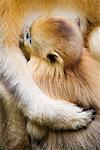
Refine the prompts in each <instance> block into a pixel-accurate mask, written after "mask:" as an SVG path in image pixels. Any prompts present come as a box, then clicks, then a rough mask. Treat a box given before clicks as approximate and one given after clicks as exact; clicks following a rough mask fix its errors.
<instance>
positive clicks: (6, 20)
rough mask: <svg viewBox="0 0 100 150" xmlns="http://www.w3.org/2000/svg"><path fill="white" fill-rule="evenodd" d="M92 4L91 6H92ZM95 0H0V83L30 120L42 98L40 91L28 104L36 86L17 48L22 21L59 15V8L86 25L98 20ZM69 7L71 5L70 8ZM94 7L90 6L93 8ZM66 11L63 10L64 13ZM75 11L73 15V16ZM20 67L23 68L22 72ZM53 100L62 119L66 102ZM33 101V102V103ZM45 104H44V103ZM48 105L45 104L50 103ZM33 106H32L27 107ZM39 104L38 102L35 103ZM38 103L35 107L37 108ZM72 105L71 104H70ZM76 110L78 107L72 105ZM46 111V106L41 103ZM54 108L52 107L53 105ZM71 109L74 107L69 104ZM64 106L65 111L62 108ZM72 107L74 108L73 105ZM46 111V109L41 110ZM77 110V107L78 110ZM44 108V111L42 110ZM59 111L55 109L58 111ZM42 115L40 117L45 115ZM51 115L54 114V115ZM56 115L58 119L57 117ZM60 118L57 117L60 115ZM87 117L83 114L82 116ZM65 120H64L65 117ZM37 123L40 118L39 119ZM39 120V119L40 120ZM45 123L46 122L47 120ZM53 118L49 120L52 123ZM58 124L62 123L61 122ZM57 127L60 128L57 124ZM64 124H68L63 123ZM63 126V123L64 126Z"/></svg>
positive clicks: (25, 22)
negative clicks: (38, 95)
mask: <svg viewBox="0 0 100 150" xmlns="http://www.w3.org/2000/svg"><path fill="white" fill-rule="evenodd" d="M93 6H94V7H93ZM99 6H100V3H99V1H94V0H93V1H91V0H88V1H85V0H84V1H77V0H75V1H67V0H63V1H59V0H57V1H54V0H51V1H49V0H48V1H47V0H46V1H45V0H42V1H41V2H40V1H38V0H30V1H28V0H17V1H16V0H7V1H6V0H2V1H1V2H0V16H1V17H0V33H1V34H0V45H1V48H0V80H1V81H2V80H3V81H4V83H3V84H4V85H5V87H6V88H7V90H8V91H9V92H10V93H11V94H12V95H13V96H14V97H15V98H14V99H15V100H16V102H17V104H18V106H19V108H20V109H21V110H23V114H24V115H25V116H27V117H28V118H29V119H30V120H37V119H35V118H37V117H40V118H41V116H42V115H43V114H44V113H45V112H44V108H43V107H42V108H43V110H41V112H40V114H39V113H38V111H37V110H36V112H37V113H35V109H34V108H33V107H35V106H36V105H37V103H38V104H39V103H41V104H42V105H43V104H44V103H42V102H41V101H40V100H41V99H42V100H43V99H44V98H42V96H43V97H44V94H43V95H42V96H40V98H39V102H38V100H37V101H35V102H36V105H32V104H33V103H34V98H33V97H34V92H33V91H34V88H35V89H37V86H36V85H34V84H32V83H33V79H32V78H31V76H30V74H29V70H28V69H27V65H26V59H25V57H24V56H23V55H22V52H21V50H20V48H19V38H20V34H21V32H22V29H23V28H24V26H25V25H26V24H30V23H31V22H32V21H33V20H35V18H37V17H38V16H41V15H43V14H46V15H47V14H48V15H51V13H52V15H53V14H54V15H59V14H60V12H61V11H62V13H63V12H64V13H63V14H62V15H65V16H66V15H67V12H68V13H69V12H72V13H69V14H68V15H69V16H70V17H71V18H72V20H77V18H78V21H77V22H78V24H80V23H79V20H81V21H82V22H84V23H83V24H82V27H83V28H82V30H83V31H84V28H85V27H87V24H96V25H97V24H99V21H100V19H99V16H100V15H99ZM70 8H71V9H70ZM93 8H94V9H93ZM65 12H66V13H65ZM74 12H75V16H73V14H74ZM73 18H74V19H73ZM22 70H23V72H22ZM29 102H30V103H29ZM55 103H56V102H55V101H52V103H51V104H50V105H51V107H53V108H54V107H56V108H58V110H57V111H55V113H54V114H56V113H57V115H56V118H57V117H58V116H59V118H60V116H61V118H62V120H64V119H63V118H65V116H67V115H66V113H64V112H66V109H64V108H66V107H67V105H68V103H67V105H66V103H64V102H62V101H61V102H60V103H58V101H57V103H56V104H57V105H59V106H58V107H57V106H55ZM62 103H63V106H62V107H64V108H63V115H61V111H60V110H61V108H60V105H61V104H62ZM34 104H35V103H34ZM46 105H47V106H48V104H46ZM50 105H49V106H48V107H50ZM31 106H33V107H31ZM39 107H40V106H39ZM39 107H38V108H39ZM72 107H73V106H72ZM74 107H75V108H76V109H77V111H76V112H78V110H79V108H77V107H76V106H74ZM35 108H36V107H35ZM45 108H46V109H47V112H48V108H47V107H45ZM54 109H55V108H54ZM73 109H74V108H73ZM64 110H65V111H64ZM74 110H75V109H74ZM45 111H46V110H45ZM80 111H81V110H80ZM43 112H44V113H43ZM58 112H59V113H58ZM45 115H46V117H47V119H44V120H45V123H46V121H47V120H49V121H50V123H51V122H52V121H54V120H53V118H52V120H51V119H50V116H49V115H50V114H49V112H48V113H45ZM45 115H44V117H45ZM87 116H88V115H87ZM54 118H55V117H54ZM59 118H58V120H59ZM61 118H60V119H61ZM86 118H87V117H86ZM65 122H66V120H65ZM39 123H40V122H39ZM40 124H41V123H40ZM47 124H48V123H47ZM53 124H54V122H52V125H53ZM60 125H61V124H60ZM61 126H62V125H61ZM61 126H60V128H63V127H61ZM67 127H68V126H67ZM64 128H65V127H64Z"/></svg>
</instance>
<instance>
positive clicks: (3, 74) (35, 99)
mask: <svg viewBox="0 0 100 150" xmlns="http://www.w3.org/2000/svg"><path fill="white" fill-rule="evenodd" d="M0 79H1V80H3V81H4V83H5V86H6V88H7V89H8V90H9V91H10V92H11V93H12V94H13V95H14V97H15V99H16V102H17V103H18V106H19V108H20V109H22V110H23V112H24V114H25V116H27V117H28V118H29V119H30V120H32V121H33V122H37V123H39V124H41V125H42V124H44V125H47V126H51V127H53V128H55V129H68V128H73V127H74V126H75V128H77V127H79V128H80V127H83V126H86V125H87V124H88V123H89V122H90V121H91V119H92V113H93V112H92V111H85V112H84V111H83V112H82V109H81V108H79V107H77V106H75V105H73V104H71V103H67V102H64V101H57V100H53V99H50V98H49V97H47V96H46V95H45V94H44V93H43V92H42V91H41V90H40V89H39V88H38V87H37V85H36V84H35V82H34V81H33V79H32V78H31V75H30V74H29V71H28V69H27V65H26V61H25V59H24V57H23V55H22V53H21V52H20V49H18V48H17V47H12V48H8V49H7V48H1V49H0Z"/></svg>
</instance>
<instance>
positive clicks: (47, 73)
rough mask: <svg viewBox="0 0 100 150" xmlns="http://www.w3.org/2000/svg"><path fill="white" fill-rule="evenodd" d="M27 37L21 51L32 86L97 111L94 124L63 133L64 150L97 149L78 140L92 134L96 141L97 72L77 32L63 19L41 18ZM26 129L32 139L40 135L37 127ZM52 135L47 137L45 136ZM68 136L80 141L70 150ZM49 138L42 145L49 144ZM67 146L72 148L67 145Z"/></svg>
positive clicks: (99, 108) (99, 96)
mask: <svg viewBox="0 0 100 150" xmlns="http://www.w3.org/2000/svg"><path fill="white" fill-rule="evenodd" d="M30 34H31V44H30V39H27V40H26V41H24V47H23V48H24V50H26V51H25V52H27V55H29V56H30V60H29V61H28V67H29V69H30V72H31V74H32V76H33V79H34V80H35V82H36V84H37V85H38V86H39V87H40V88H41V89H42V90H43V91H44V92H45V93H46V94H47V95H48V96H50V97H52V98H55V99H59V100H61V99H62V100H66V101H69V102H72V103H75V104H77V105H79V106H81V107H84V108H87V109H88V108H91V107H92V108H95V109H96V111H97V114H96V120H94V121H93V122H92V123H91V124H90V125H89V127H88V128H87V129H85V130H82V131H78V132H74V133H73V132H71V133H70V132H67V133H66V135H67V134H68V135H67V136H70V139H69V140H67V139H68V137H67V139H64V138H63V140H64V141H65V143H66V144H65V145H66V146H65V147H66V149H71V148H75V149H80V148H81V147H82V148H83V149H84V150H85V149H86V147H88V149H90V148H91V145H92V143H93V142H94V147H96V146H97V147H99V144H98V143H97V142H99V141H98V140H97V141H96V140H94V141H92V140H93V137H89V139H88V140H90V142H91V143H86V140H87V138H86V139H85V140H84V141H83V139H82V136H81V134H82V135H83V136H84V137H85V136H86V137H87V135H88V136H90V135H91V134H93V132H94V130H95V133H94V136H96V137H95V138H98V139H99V134H98V128H99V127H100V125H99V113H100V93H99V91H100V84H99V83H100V79H99V77H100V69H99V67H98V66H99V64H98V63H97V62H96V61H95V60H94V59H93V58H92V57H91V55H90V53H89V52H88V49H86V48H84V47H83V42H82V36H81V34H80V32H79V30H78V28H77V27H76V26H75V25H73V24H72V23H71V22H70V21H68V20H65V19H64V18H59V17H42V18H39V19H37V20H36V21H35V22H34V23H33V24H32V26H31V29H30ZM28 53H29V54H28ZM29 56H28V58H29ZM97 116H98V117H97ZM28 128H31V130H30V131H29V133H30V134H31V135H32V133H33V136H34V135H35V133H36V132H40V135H41V130H39V128H38V126H37V129H36V127H34V126H33V128H32V127H31V123H30V124H29V125H28ZM32 129H33V131H32ZM35 130H37V131H35ZM38 134H39V133H37V135H38ZM43 134H44V132H43ZM52 134H55V133H52ZM52 134H51V133H50V135H49V136H52ZM56 134H57V133H56ZM70 134H72V135H73V136H76V137H78V136H79V137H78V138H81V139H82V140H80V141H79V139H78V138H76V139H75V140H76V141H77V144H76V145H75V147H73V146H74V144H75V143H74V142H75V140H74V142H73V144H71V141H70V140H71V139H72V138H73V136H71V135H70ZM62 135H63V133H62ZM64 135H65V133H64ZM49 136H48V139H47V140H46V141H45V142H46V143H49V141H48V140H50V139H49ZM59 136H61V135H59ZM56 138H57V137H56ZM59 139H60V138H59ZM53 140H54V139H53ZM50 141H51V140H50ZM45 142H44V144H45ZM68 143H70V144H71V146H72V147H71V146H69V145H67V144H68ZM79 143H80V144H82V146H80V144H79ZM49 144H50V143H49ZM49 144H47V147H48V148H47V149H49V148H50V147H52V148H54V147H55V146H54V145H51V144H50V145H49ZM78 144H79V145H78ZM89 144H90V145H89ZM96 144H97V145H96ZM61 145H63V144H62V143H61ZM40 147H41V146H40ZM61 147H62V146H61ZM33 149H34V148H33ZM58 149H59V146H58Z"/></svg>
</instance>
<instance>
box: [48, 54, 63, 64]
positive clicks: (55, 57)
mask: <svg viewBox="0 0 100 150" xmlns="http://www.w3.org/2000/svg"><path fill="white" fill-rule="evenodd" d="M46 57H47V59H48V60H49V62H50V63H55V62H59V63H63V59H62V58H61V56H60V55H59V54H58V53H57V52H55V51H52V52H49V53H48V54H47V55H46Z"/></svg>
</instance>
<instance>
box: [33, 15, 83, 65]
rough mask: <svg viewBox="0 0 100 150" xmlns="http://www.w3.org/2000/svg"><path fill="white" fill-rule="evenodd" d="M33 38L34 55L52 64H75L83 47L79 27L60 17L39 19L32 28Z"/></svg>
mask: <svg viewBox="0 0 100 150" xmlns="http://www.w3.org/2000/svg"><path fill="white" fill-rule="evenodd" d="M31 37H32V38H31V40H32V48H33V53H34V55H36V56H38V57H40V58H41V59H44V60H46V61H47V62H48V63H51V64H55V63H59V64H62V65H64V66H70V65H72V64H74V63H75V62H76V61H77V60H78V59H79V57H80V54H81V51H82V47H83V41H82V36H81V34H80V32H79V30H78V27H76V26H75V25H73V24H72V23H71V22H70V21H68V20H65V19H64V18H60V17H41V18H39V19H37V20H36V21H35V22H34V23H33V25H32V27H31Z"/></svg>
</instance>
